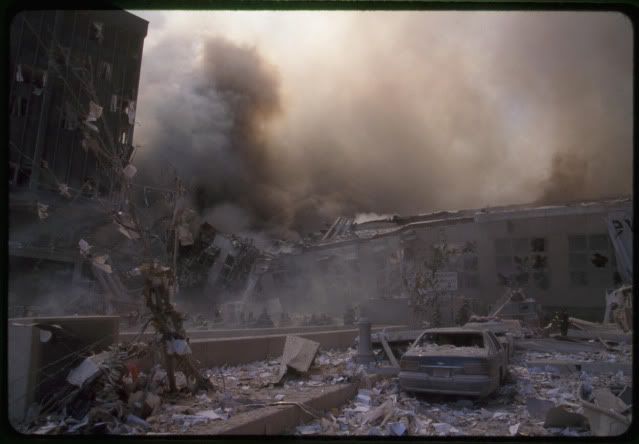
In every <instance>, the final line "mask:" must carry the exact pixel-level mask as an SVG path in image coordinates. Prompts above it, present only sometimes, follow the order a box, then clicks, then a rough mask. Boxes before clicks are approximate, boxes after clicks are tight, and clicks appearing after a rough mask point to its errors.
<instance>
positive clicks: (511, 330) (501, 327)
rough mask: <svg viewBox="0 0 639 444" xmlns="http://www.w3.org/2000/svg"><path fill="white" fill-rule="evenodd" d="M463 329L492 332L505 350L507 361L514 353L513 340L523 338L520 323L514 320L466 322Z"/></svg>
mask: <svg viewBox="0 0 639 444" xmlns="http://www.w3.org/2000/svg"><path fill="white" fill-rule="evenodd" d="M464 328H468V329H473V330H488V331H491V332H493V333H494V334H495V337H496V338H497V340H498V341H499V342H500V343H501V345H502V347H504V348H505V349H506V356H508V360H509V361H510V359H512V357H513V354H514V352H515V343H514V338H515V337H522V336H523V331H522V326H521V321H518V320H516V319H504V320H491V321H486V322H477V321H475V322H467V323H466V324H464Z"/></svg>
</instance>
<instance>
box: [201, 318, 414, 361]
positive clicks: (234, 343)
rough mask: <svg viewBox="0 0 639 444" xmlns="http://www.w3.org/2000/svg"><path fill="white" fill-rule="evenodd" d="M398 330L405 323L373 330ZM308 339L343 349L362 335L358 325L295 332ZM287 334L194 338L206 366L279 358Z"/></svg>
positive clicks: (322, 346)
mask: <svg viewBox="0 0 639 444" xmlns="http://www.w3.org/2000/svg"><path fill="white" fill-rule="evenodd" d="M383 328H386V330H387V331H397V330H402V329H405V328H406V327H404V326H394V327H375V328H373V331H381V330H382V329H383ZM291 334H295V335H296V336H300V337H302V338H305V339H310V340H312V341H316V342H319V344H320V349H324V350H330V349H336V350H343V349H346V348H348V347H350V346H352V345H353V344H354V342H355V338H356V337H357V335H358V331H357V329H349V330H336V331H322V332H310V333H291ZM286 336H287V335H285V334H280V335H267V336H249V337H240V338H214V339H194V340H191V342H190V344H191V350H192V351H193V357H194V358H195V359H196V360H198V361H199V363H200V365H202V366H204V367H217V366H222V365H240V364H246V363H249V362H254V361H263V360H269V359H275V358H278V357H280V356H281V355H282V352H283V350H284V342H285V341H286Z"/></svg>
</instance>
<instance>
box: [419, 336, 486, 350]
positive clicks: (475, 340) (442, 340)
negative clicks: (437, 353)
mask: <svg viewBox="0 0 639 444" xmlns="http://www.w3.org/2000/svg"><path fill="white" fill-rule="evenodd" d="M433 345H434V346H452V347H480V348H483V347H484V337H483V335H482V334H480V333H424V334H423V335H422V336H421V337H420V338H419V339H418V340H417V341H416V342H415V346H416V347H425V346H433Z"/></svg>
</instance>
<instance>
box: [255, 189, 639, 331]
mask: <svg viewBox="0 0 639 444" xmlns="http://www.w3.org/2000/svg"><path fill="white" fill-rule="evenodd" d="M615 215H617V216H618V217H617V216H615ZM631 215H632V200H631V199H630V198H618V199H609V200H599V201H588V202H574V203H566V204H564V205H553V206H536V205H516V206H505V207H493V208H483V209H476V210H460V211H443V212H435V213H431V214H424V215H418V216H408V217H402V216H388V217H380V218H376V219H370V218H369V219H363V218H348V217H340V218H338V219H337V220H336V221H335V222H334V223H333V225H332V226H331V227H330V229H328V230H326V231H325V232H323V233H319V235H316V237H315V238H314V239H313V240H311V241H308V240H307V241H306V242H305V243H300V244H296V245H291V246H290V248H289V251H286V252H283V253H282V254H280V255H278V257H277V260H276V261H275V262H274V263H273V265H272V266H271V269H270V270H269V272H268V273H266V275H265V276H264V277H263V279H262V282H263V288H264V292H265V293H267V294H269V295H271V296H272V297H279V298H280V300H281V302H282V304H283V305H287V306H288V305H289V304H290V305H291V306H296V305H299V306H309V307H313V308H315V309H316V310H321V311H329V312H334V313H335V314H338V313H342V312H343V310H344V309H345V307H346V306H347V305H348V304H350V303H353V304H360V306H361V307H362V308H363V309H365V311H366V313H367V316H368V317H369V318H370V319H371V320H372V321H374V322H380V323H384V322H387V323H392V322H399V321H402V320H406V319H408V318H409V312H410V308H409V304H410V299H411V298H410V293H411V291H412V290H411V285H412V284H411V282H412V281H414V276H415V273H416V272H417V271H418V270H419V268H420V267H421V268H423V264H424V262H425V261H426V263H428V264H429V265H432V260H433V254H434V253H433V252H434V251H437V250H436V248H435V249H434V247H445V251H446V256H447V257H446V258H445V259H446V260H445V261H443V262H444V263H443V264H441V266H440V267H439V268H438V269H437V270H436V273H435V274H436V275H437V277H438V283H437V285H436V287H438V288H439V293H440V298H441V299H442V300H445V301H446V302H445V303H443V304H442V307H443V308H442V309H441V313H440V316H441V322H442V323H443V324H444V325H450V324H453V323H454V321H455V317H456V314H457V312H458V310H459V309H460V307H461V306H462V305H463V304H464V301H466V303H467V304H468V305H469V306H470V308H471V309H472V311H474V312H475V313H477V314H489V313H490V312H491V311H493V310H494V309H496V308H498V307H499V306H500V305H502V304H503V303H504V302H505V300H504V299H503V298H504V296H505V293H506V289H507V288H509V287H518V288H522V289H523V290H524V291H525V293H526V295H527V297H528V298H532V299H534V300H536V301H537V303H538V304H541V306H543V307H544V309H545V310H546V311H557V310H560V309H562V308H564V307H565V308H566V309H567V310H569V311H570V313H572V314H574V315H575V316H577V317H581V318H584V319H592V320H599V321H600V320H601V318H602V316H603V313H604V310H605V294H606V291H607V290H608V291H610V290H611V289H613V288H615V287H618V286H619V285H620V284H621V283H622V282H624V278H622V276H621V273H620V270H619V268H620V267H619V264H618V258H617V254H615V251H616V250H615V248H614V247H613V243H612V241H611V239H614V237H611V235H610V234H609V228H608V227H609V224H608V221H609V218H610V217H612V216H615V217H617V219H615V220H618V221H619V220H620V221H621V222H619V223H620V224H622V225H623V227H622V229H623V228H624V227H625V228H626V229H627V231H628V232H629V233H630V234H629V235H630V236H632V227H631V225H632V222H631V221H632V217H631ZM624 220H625V221H626V222H624ZM612 236H614V234H613V235H612ZM630 245H631V243H630ZM440 249H441V248H440ZM630 256H631V255H630ZM630 263H631V262H630ZM265 297H269V296H265Z"/></svg>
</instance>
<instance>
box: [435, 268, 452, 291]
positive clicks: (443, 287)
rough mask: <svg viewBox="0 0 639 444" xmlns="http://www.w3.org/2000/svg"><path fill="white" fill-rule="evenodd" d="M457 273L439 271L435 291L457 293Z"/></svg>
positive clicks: (436, 276) (436, 274) (436, 275)
mask: <svg viewBox="0 0 639 444" xmlns="http://www.w3.org/2000/svg"><path fill="white" fill-rule="evenodd" d="M457 288H458V285H457V272H456V271H438V272H436V273H435V289H436V290H439V291H457Z"/></svg>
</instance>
